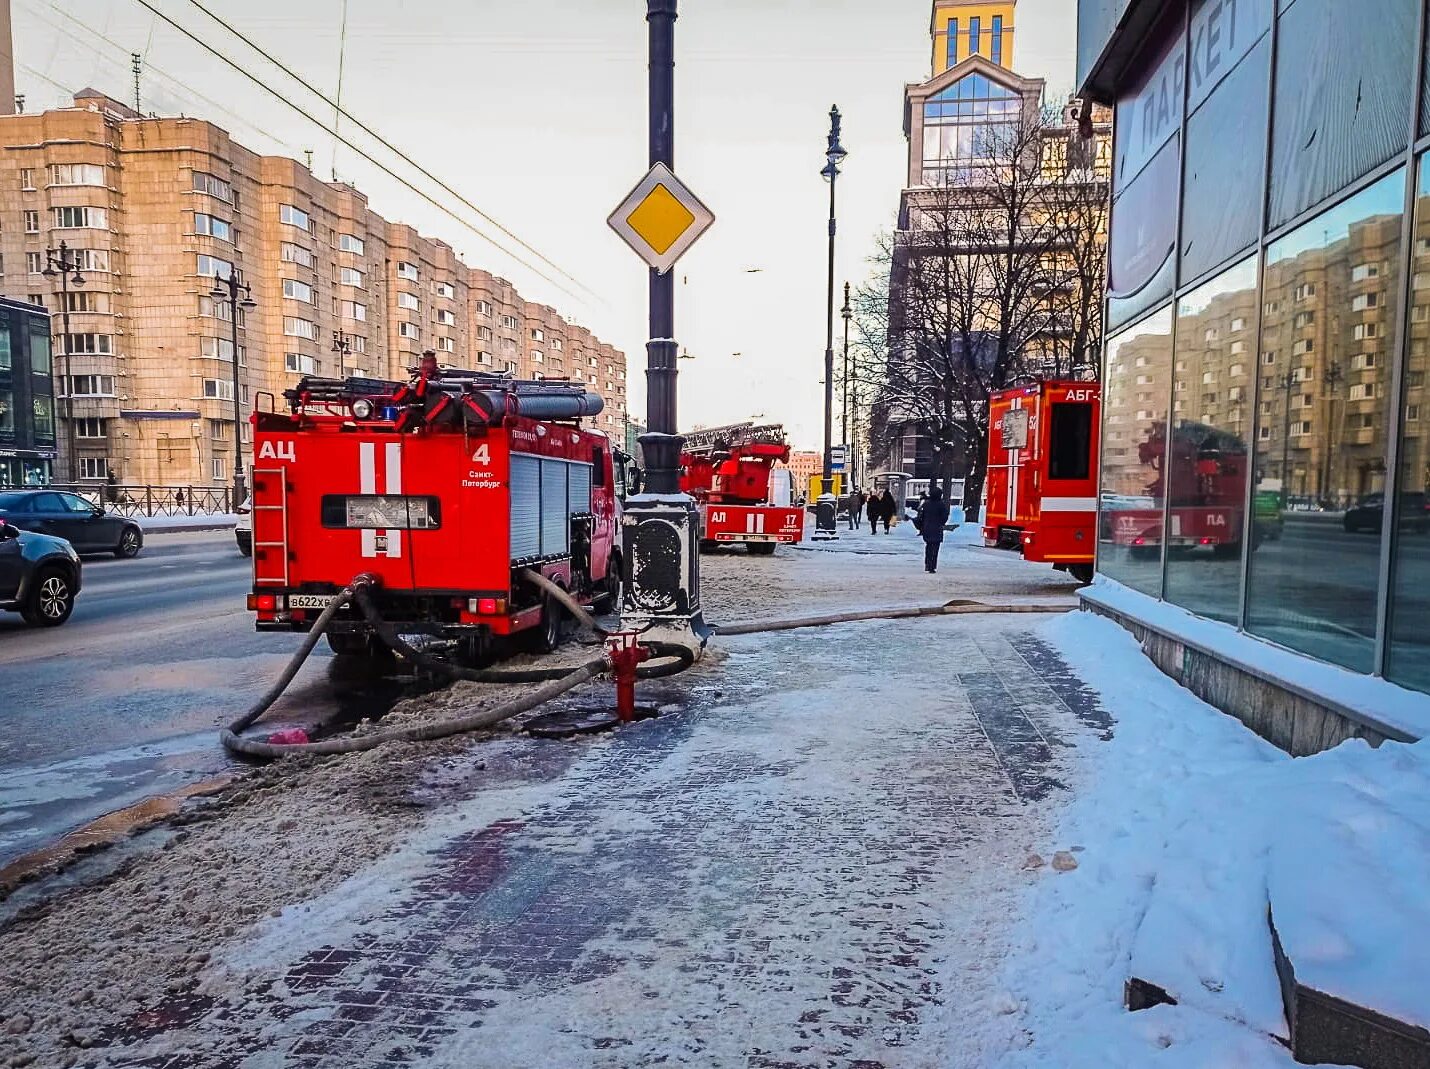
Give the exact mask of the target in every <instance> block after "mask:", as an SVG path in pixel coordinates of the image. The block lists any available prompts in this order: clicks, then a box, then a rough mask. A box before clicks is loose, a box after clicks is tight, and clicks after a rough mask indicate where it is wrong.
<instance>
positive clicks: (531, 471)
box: [511, 453, 591, 562]
mask: <svg viewBox="0 0 1430 1069" xmlns="http://www.w3.org/2000/svg"><path fill="white" fill-rule="evenodd" d="M590 512H591V465H590V464H583V463H580V462H578V461H571V460H556V459H553V458H551V457H538V456H532V455H530V454H527V453H513V454H512V455H511V559H512V561H513V562H516V561H528V560H536V559H540V558H547V557H564V556H566V555H568V554H569V553H570V552H571V519H572V517H573V516H585V515H589V514H590Z"/></svg>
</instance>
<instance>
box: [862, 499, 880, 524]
mask: <svg viewBox="0 0 1430 1069" xmlns="http://www.w3.org/2000/svg"><path fill="white" fill-rule="evenodd" d="M864 515H865V516H867V517H869V533H870V534H878V533H879V517H880V516H881V515H882V510H881V509H880V507H879V495H878V494H875V493H870V495H869V500H868V501H866V502H864Z"/></svg>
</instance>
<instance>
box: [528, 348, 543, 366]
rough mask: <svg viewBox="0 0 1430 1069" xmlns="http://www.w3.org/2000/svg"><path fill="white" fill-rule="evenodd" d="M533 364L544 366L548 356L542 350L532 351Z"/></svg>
mask: <svg viewBox="0 0 1430 1069" xmlns="http://www.w3.org/2000/svg"><path fill="white" fill-rule="evenodd" d="M531 362H532V363H534V364H544V363H545V362H546V354H545V353H543V352H542V351H541V350H540V349H533V350H531Z"/></svg>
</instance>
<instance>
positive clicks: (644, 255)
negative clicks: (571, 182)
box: [606, 163, 715, 275]
mask: <svg viewBox="0 0 1430 1069" xmlns="http://www.w3.org/2000/svg"><path fill="white" fill-rule="evenodd" d="M714 221H715V216H714V215H713V214H712V213H711V211H710V209H709V208H707V207H705V205H703V204H701V203H700V198H699V197H697V196H696V195H695V194H694V193H692V192H690V190H688V189H687V188H686V187H685V185H684V184H683V183H682V182H681V181H680V179H678V178H676V177H675V173H674V172H673V171H672V170H671V169H670V168H669V167H667V166H666V165H665V164H663V163H657V164H656V165H655V166H654V167H652V168H651V169H650V173H649V174H647V175H646V176H645V177H644V178H642V179H641V180H640V184H639V185H637V186H636V188H635V189H633V190H631V194H630V196H628V197H627V198H626V199H625V200H623V201H622V202H621V206H620V207H619V208H617V209H616V210H615V211H614V212H612V213H611V217H610V218H609V219H607V220H606V222H607V223H609V224H610V226H611V229H612V230H614V231H615V232H616V233H617V234H619V235H621V237H622V238H624V239H625V242H626V244H627V245H629V246H630V247H631V248H633V249H635V251H636V255H638V256H639V257H640V258H641V259H642V260H644V261H645V262H646V263H648V264H649V265H650V266H651V267H653V268H654V269H655V270H656V271H658V272H659V273H660V274H662V275H663V274H665V273H666V272H667V271H669V270H670V269H671V267H673V266H674V265H675V261H676V260H679V259H680V257H681V256H683V255H684V254H685V250H686V249H688V248H690V246H692V245H694V244H695V239H696V238H698V237H699V236H700V235H701V234H703V233H705V231H706V230H708V229H709V227H710V224H711V223H713V222H714Z"/></svg>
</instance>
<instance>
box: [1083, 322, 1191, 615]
mask: <svg viewBox="0 0 1430 1069" xmlns="http://www.w3.org/2000/svg"><path fill="white" fill-rule="evenodd" d="M1171 373H1172V309H1171V307H1170V306H1168V307H1167V308H1164V309H1162V310H1161V311H1159V312H1155V313H1153V314H1152V315H1151V316H1149V317H1148V318H1147V319H1144V320H1143V321H1142V322H1140V323H1138V324H1136V325H1135V326H1132V327H1129V328H1127V329H1126V330H1124V331H1123V332H1122V333H1120V334H1118V335H1116V336H1115V337H1113V338H1111V339H1110V340H1109V341H1108V343H1107V356H1106V364H1105V365H1104V368H1103V377H1102V381H1103V395H1102V413H1103V432H1102V501H1101V513H1100V515H1099V525H1098V547H1097V567H1098V571H1100V572H1102V573H1103V574H1104V575H1106V576H1109V577H1110V578H1112V579H1116V580H1117V581H1118V582H1120V583H1124V584H1125V585H1127V586H1130V587H1132V588H1134V589H1136V590H1140V591H1142V592H1143V593H1145V594H1151V595H1153V596H1157V595H1159V594H1160V593H1161V586H1162V582H1161V578H1162V568H1161V554H1162V547H1161V541H1162V504H1163V497H1162V456H1161V450H1160V449H1159V445H1158V443H1159V442H1163V441H1165V433H1166V432H1165V426H1166V420H1167V399H1168V397H1170V395H1171V387H1172V380H1171Z"/></svg>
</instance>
